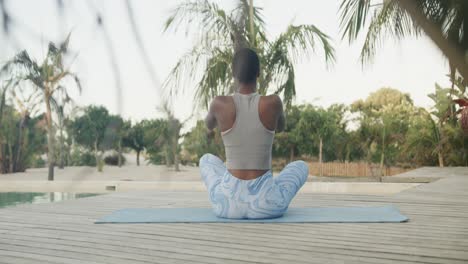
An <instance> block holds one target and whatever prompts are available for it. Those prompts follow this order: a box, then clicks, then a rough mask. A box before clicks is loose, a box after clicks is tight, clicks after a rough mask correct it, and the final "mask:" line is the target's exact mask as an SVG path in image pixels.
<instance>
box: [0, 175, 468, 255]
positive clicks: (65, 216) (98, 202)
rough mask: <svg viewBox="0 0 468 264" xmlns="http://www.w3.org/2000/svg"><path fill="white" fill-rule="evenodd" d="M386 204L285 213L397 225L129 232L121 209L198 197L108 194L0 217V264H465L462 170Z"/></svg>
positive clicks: (348, 201)
mask: <svg viewBox="0 0 468 264" xmlns="http://www.w3.org/2000/svg"><path fill="white" fill-rule="evenodd" d="M428 176H430V177H434V178H441V179H439V180H436V181H433V182H431V183H428V184H424V185H420V186H418V187H415V188H413V189H410V190H407V191H404V192H401V193H399V194H395V195H391V196H370V195H343V194H341V195H337V194H311V193H300V194H299V195H298V196H297V197H296V199H295V200H294V201H293V204H292V205H291V206H295V207H310V206H358V205H364V206H366V205H383V204H394V205H396V206H398V207H399V208H400V210H401V211H402V212H403V213H404V214H406V215H407V216H408V217H409V218H410V219H411V220H410V221H409V222H407V223H399V224H132V225H95V224H93V221H94V220H96V219H97V218H100V217H101V216H103V215H106V214H108V213H110V212H112V211H113V210H117V209H121V208H124V207H140V208H141V207H208V206H209V204H208V202H207V195H206V193H204V192H161V191H158V192H149V191H145V192H131V193H113V194H109V195H102V196H96V197H90V198H83V199H79V200H73V201H66V202H60V203H53V204H37V205H22V206H17V207H11V208H4V209H0V263H468V168H446V169H437V168H422V169H419V170H416V171H412V172H408V173H405V175H402V176H398V177H403V178H404V177H409V178H418V177H422V178H424V177H428Z"/></svg>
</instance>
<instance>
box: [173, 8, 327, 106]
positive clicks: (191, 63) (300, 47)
mask: <svg viewBox="0 0 468 264" xmlns="http://www.w3.org/2000/svg"><path fill="white" fill-rule="evenodd" d="M261 11H262V9H261V8H259V7H254V6H252V5H249V3H247V0H240V1H239V4H238V6H237V7H236V8H235V9H234V10H232V11H230V12H228V11H226V10H223V9H221V8H220V7H219V6H218V5H217V4H215V3H212V2H210V1H208V0H196V1H186V2H183V3H182V4H180V5H179V6H177V7H176V8H175V9H174V10H173V11H172V14H171V15H170V17H169V18H168V19H167V21H166V23H165V29H164V31H168V30H170V29H173V30H174V31H177V30H178V29H179V28H180V27H181V26H187V30H188V31H192V32H195V33H196V34H197V36H199V39H198V42H197V44H196V45H195V46H194V47H193V48H192V49H191V50H190V51H189V52H187V53H186V54H185V55H184V56H183V57H182V58H181V59H180V60H179V62H178V63H177V64H176V65H175V67H174V68H173V69H172V71H171V73H170V75H169V77H168V79H167V80H166V81H165V83H164V87H165V89H168V90H169V96H174V95H175V94H177V92H179V91H183V89H179V88H180V87H186V86H187V85H186V84H188V81H196V80H197V81H198V82H197V84H196V87H195V88H196V92H195V99H197V100H195V102H196V106H203V107H207V106H208V103H209V101H210V100H211V99H212V98H213V97H214V96H216V95H221V94H226V93H230V92H233V91H234V87H235V84H234V81H233V77H232V73H231V61H232V57H233V54H234V52H235V50H237V49H239V48H241V47H249V48H252V49H254V50H255V51H256V52H257V53H258V54H259V57H260V60H261V65H262V74H261V76H260V78H259V80H258V81H259V83H258V84H259V86H258V87H259V89H258V92H259V93H261V94H266V93H268V92H274V93H275V94H281V95H282V96H283V99H284V101H285V104H286V107H289V106H290V105H291V102H292V99H293V98H294V96H295V94H296V85H295V71H294V63H295V62H296V61H297V59H299V58H302V57H304V56H305V57H307V56H308V55H309V53H310V52H315V51H316V48H318V47H317V46H320V48H321V49H323V54H324V57H325V61H326V63H327V64H330V63H332V62H333V61H334V59H335V55H334V54H335V52H334V49H333V47H332V45H331V43H330V38H329V37H328V36H327V35H326V34H325V33H323V32H322V31H320V30H319V29H318V28H317V27H316V26H314V25H298V26H295V25H289V27H288V28H287V30H286V31H285V32H283V33H282V34H280V35H279V36H278V37H277V38H276V39H275V40H268V39H267V38H266V33H265V23H264V20H263V16H262V13H261ZM249 14H250V15H249ZM199 77H200V78H199ZM184 81H185V82H184ZM183 84H184V85H183Z"/></svg>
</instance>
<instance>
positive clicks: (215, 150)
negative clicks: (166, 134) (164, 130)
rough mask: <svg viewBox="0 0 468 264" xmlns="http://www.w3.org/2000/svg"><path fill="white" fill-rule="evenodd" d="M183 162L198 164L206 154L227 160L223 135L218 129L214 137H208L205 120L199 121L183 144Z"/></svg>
mask: <svg viewBox="0 0 468 264" xmlns="http://www.w3.org/2000/svg"><path fill="white" fill-rule="evenodd" d="M182 147H183V150H182V161H183V162H191V163H194V164H198V161H199V160H200V158H201V157H202V156H203V155H204V154H205V153H211V154H213V155H216V156H218V157H220V158H221V159H223V160H224V159H225V157H226V156H225V153H224V145H223V141H222V139H221V134H220V133H219V130H218V129H217V128H216V129H215V133H214V135H208V134H207V130H206V124H205V121H204V120H198V121H197V123H196V125H195V127H193V128H192V130H190V131H189V132H187V133H186V134H185V136H184V141H183V143H182Z"/></svg>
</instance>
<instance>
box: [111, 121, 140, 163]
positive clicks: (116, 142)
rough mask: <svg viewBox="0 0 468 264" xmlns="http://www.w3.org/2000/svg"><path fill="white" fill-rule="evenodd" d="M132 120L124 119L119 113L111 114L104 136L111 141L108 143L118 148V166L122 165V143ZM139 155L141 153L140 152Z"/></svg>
mask: <svg viewBox="0 0 468 264" xmlns="http://www.w3.org/2000/svg"><path fill="white" fill-rule="evenodd" d="M129 129H130V122H128V121H124V120H123V119H122V117H121V116H119V115H109V124H108V127H107V129H106V132H105V135H104V138H105V139H106V141H108V142H110V143H108V145H110V146H111V148H114V149H116V150H117V166H119V167H122V162H123V159H122V147H123V146H122V145H124V144H123V141H124V138H125V137H126V136H127V135H128V133H129ZM138 155H139V154H138Z"/></svg>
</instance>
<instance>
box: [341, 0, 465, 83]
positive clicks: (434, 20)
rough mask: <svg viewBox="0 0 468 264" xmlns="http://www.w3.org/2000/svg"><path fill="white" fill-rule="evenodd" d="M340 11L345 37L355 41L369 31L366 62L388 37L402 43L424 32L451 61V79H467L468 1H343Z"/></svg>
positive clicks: (363, 53) (363, 52) (364, 59)
mask: <svg viewBox="0 0 468 264" xmlns="http://www.w3.org/2000/svg"><path fill="white" fill-rule="evenodd" d="M340 12H341V15H340V20H341V24H340V26H341V29H342V31H343V35H342V37H343V38H347V39H348V40H349V42H353V41H354V40H356V38H357V37H358V35H359V34H360V33H361V32H362V31H364V30H367V34H366V38H365V41H364V45H363V47H362V50H361V61H362V62H363V63H366V62H370V61H372V59H373V57H374V55H375V53H376V50H377V48H378V45H379V44H380V43H382V42H383V40H384V38H385V37H387V36H391V37H393V38H395V39H398V40H399V39H402V38H404V37H407V36H411V35H412V36H419V35H421V33H425V34H426V35H427V36H428V37H429V38H431V40H432V41H433V42H434V43H435V44H436V45H437V46H438V47H439V48H440V49H441V51H442V52H443V53H444V55H445V56H446V57H447V58H448V59H449V64H450V72H451V76H452V77H453V78H454V76H455V72H456V70H458V71H459V72H460V74H461V75H462V76H463V77H464V79H467V80H468V67H467V63H466V62H465V61H464V60H463V58H464V54H465V52H466V51H467V50H468V34H467V33H466V30H465V29H466V28H468V1H466V0H380V1H370V0H342V2H341V5H340ZM453 78H452V79H453Z"/></svg>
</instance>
